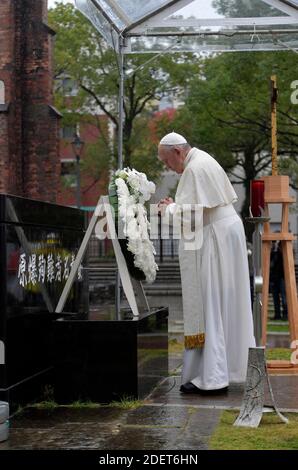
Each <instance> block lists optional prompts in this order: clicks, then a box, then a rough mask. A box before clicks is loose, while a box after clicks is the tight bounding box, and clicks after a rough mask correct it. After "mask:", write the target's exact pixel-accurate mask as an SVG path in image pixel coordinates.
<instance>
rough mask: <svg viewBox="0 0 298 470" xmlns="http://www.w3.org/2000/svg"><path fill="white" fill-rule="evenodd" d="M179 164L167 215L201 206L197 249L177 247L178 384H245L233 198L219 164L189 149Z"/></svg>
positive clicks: (245, 283) (241, 268)
mask: <svg viewBox="0 0 298 470" xmlns="http://www.w3.org/2000/svg"><path fill="white" fill-rule="evenodd" d="M184 166H185V169H184V171H183V173H182V176H181V179H180V181H179V185H178V188H177V192H176V197H175V203H174V204H171V205H170V206H168V212H170V213H173V212H175V211H176V210H177V209H178V208H179V207H180V208H181V206H182V205H183V204H187V203H188V204H197V205H199V206H200V207H202V208H203V210H202V212H203V242H202V246H201V248H200V249H194V250H185V245H184V241H183V239H182V240H181V241H180V246H179V262H180V271H181V282H182V297H183V316H184V335H185V347H186V349H185V351H184V359H183V369H182V384H185V383H187V382H192V383H193V384H194V385H196V386H197V387H198V388H200V389H202V390H210V389H213V390H214V389H220V388H223V387H226V386H228V385H229V383H231V382H244V381H245V378H246V369H247V359H248V349H249V347H254V346H255V339H254V334H253V319H252V311H251V296H250V283H249V270H248V258H247V248H246V239H245V233H244V228H243V224H242V221H241V219H240V217H239V216H238V214H237V213H236V211H235V209H234V207H233V202H235V201H236V200H237V195H236V193H235V191H234V189H233V187H232V185H231V183H230V181H229V179H228V177H227V175H226V173H225V172H224V170H223V169H222V167H221V166H220V165H219V164H218V162H217V161H216V160H215V159H214V158H212V157H211V156H210V155H208V154H207V153H206V152H203V151H201V150H198V149H196V148H192V149H191V150H190V152H189V153H188V155H187V157H186V159H185V162H184ZM198 318H200V320H196V319H198ZM202 318H203V323H204V324H203V325H202ZM199 322H201V324H199ZM195 323H196V325H195ZM195 328H197V330H196V329H195ZM200 332H201V333H202V332H204V333H205V334H204V335H203V336H204V341H203V344H201V345H199V343H198V342H197V344H195V343H196V342H194V343H193V341H192V340H193V338H196V337H200V336H201V335H200ZM196 333H198V334H196ZM189 339H190V341H189Z"/></svg>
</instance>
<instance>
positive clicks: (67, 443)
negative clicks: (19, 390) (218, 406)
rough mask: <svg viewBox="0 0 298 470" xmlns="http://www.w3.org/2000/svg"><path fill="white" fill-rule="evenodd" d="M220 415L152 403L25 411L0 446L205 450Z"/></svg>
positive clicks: (3, 447) (209, 411) (7, 447)
mask: <svg viewBox="0 0 298 470" xmlns="http://www.w3.org/2000/svg"><path fill="white" fill-rule="evenodd" d="M219 417H220V412H219V411H218V410H198V409H194V408H192V407H191V406H185V407H182V408H179V409H177V408H176V407H167V408H164V407H162V406H150V404H145V405H144V406H142V407H140V408H138V409H135V410H125V411H124V410H118V409H117V410H115V409H111V408H104V409H101V408H99V409H97V410H86V409H85V410H84V409H82V410H65V409H63V408H62V409H61V408H58V409H55V410H53V411H52V412H49V411H46V410H36V409H28V410H26V412H25V413H24V414H23V415H22V416H20V417H18V418H15V419H13V420H12V426H11V430H10V438H9V440H8V441H7V442H5V443H2V444H0V450H8V449H9V450H11V449H15V450H21V449H24V450H27V449H32V450H33V449H82V450H83V449H97V450H171V449H179V450H182V449H186V450H187V449H196V450H200V449H207V448H208V440H209V438H210V436H211V434H212V432H213V429H214V427H215V426H216V424H217V422H218V420H219Z"/></svg>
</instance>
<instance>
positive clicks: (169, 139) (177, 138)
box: [159, 132, 187, 145]
mask: <svg viewBox="0 0 298 470" xmlns="http://www.w3.org/2000/svg"><path fill="white" fill-rule="evenodd" d="M183 144H187V141H186V140H185V138H184V137H183V136H182V135H180V134H177V133H176V132H170V134H167V135H165V136H164V137H163V138H162V139H161V141H160V142H159V145H183Z"/></svg>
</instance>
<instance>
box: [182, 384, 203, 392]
mask: <svg viewBox="0 0 298 470" xmlns="http://www.w3.org/2000/svg"><path fill="white" fill-rule="evenodd" d="M200 391H201V390H200V389H199V388H198V387H196V386H195V385H194V384H192V383H191V382H187V383H186V384H183V385H181V387H180V392H182V393H200Z"/></svg>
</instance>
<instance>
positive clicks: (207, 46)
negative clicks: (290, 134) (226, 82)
mask: <svg viewBox="0 0 298 470" xmlns="http://www.w3.org/2000/svg"><path fill="white" fill-rule="evenodd" d="M75 3H76V6H77V8H78V9H79V10H80V11H81V12H82V13H83V14H84V15H85V16H86V17H87V18H88V19H89V20H90V21H91V22H92V24H93V25H94V26H95V28H96V29H97V30H98V31H99V32H100V34H101V35H102V36H103V37H104V39H105V40H106V42H107V43H108V45H109V46H111V47H113V48H114V49H115V50H116V51H119V45H120V44H121V48H123V51H122V52H123V53H124V54H134V53H146V52H148V53H159V52H171V53H173V52H202V53H203V52H212V51H214V52H232V51H253V50H258V51H268V50H286V49H291V50H297V51H298V0H75Z"/></svg>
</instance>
